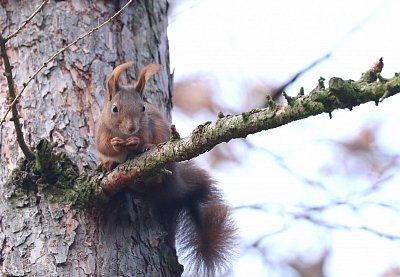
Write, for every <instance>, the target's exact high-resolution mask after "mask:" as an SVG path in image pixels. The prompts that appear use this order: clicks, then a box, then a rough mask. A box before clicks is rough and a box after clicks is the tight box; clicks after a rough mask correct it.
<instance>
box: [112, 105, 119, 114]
mask: <svg viewBox="0 0 400 277" xmlns="http://www.w3.org/2000/svg"><path fill="white" fill-rule="evenodd" d="M111 111H112V112H113V113H117V112H118V107H117V105H115V104H113V105H112V107H111Z"/></svg>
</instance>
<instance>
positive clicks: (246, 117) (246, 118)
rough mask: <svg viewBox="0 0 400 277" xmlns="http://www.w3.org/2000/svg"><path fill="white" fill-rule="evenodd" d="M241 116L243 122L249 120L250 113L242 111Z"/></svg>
mask: <svg viewBox="0 0 400 277" xmlns="http://www.w3.org/2000/svg"><path fill="white" fill-rule="evenodd" d="M242 118H243V122H247V121H249V118H250V114H249V113H246V112H244V113H242Z"/></svg>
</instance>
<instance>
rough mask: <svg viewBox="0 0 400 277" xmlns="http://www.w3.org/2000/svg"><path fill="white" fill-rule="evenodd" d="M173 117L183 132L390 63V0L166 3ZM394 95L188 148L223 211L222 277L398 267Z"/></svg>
mask: <svg viewBox="0 0 400 277" xmlns="http://www.w3.org/2000/svg"><path fill="white" fill-rule="evenodd" d="M170 4H171V8H170V14H169V28H168V35H169V42H170V54H171V70H173V71H174V78H175V88H174V110H173V123H174V124H175V125H176V126H177V129H178V131H179V132H180V134H181V136H187V135H189V134H190V132H191V131H192V130H193V129H194V128H195V127H196V126H197V125H198V124H201V123H203V122H205V121H208V120H216V119H217V114H218V112H219V111H222V112H223V113H224V114H237V113H241V112H243V111H247V110H250V109H252V108H259V107H263V106H264V104H265V99H266V95H268V93H270V92H271V91H272V90H273V89H274V88H276V87H278V86H280V85H282V84H283V83H284V82H286V81H287V80H289V79H290V78H291V77H292V76H293V75H294V74H296V73H297V72H299V71H301V70H302V69H304V68H306V67H307V66H308V65H310V64H311V63H313V62H314V61H316V60H318V59H320V58H322V57H325V56H326V55H328V57H327V58H326V59H323V61H322V62H320V63H319V64H318V65H317V66H315V67H313V68H312V69H311V70H309V71H307V72H306V73H305V74H303V75H302V76H301V78H299V79H298V80H297V81H296V82H295V83H293V84H292V85H290V86H289V87H288V88H287V89H286V92H287V93H288V94H289V95H291V96H295V95H297V93H298V92H299V91H300V88H301V87H304V90H305V93H306V94H307V93H308V92H309V91H311V90H312V89H313V88H314V87H316V86H317V83H318V79H319V78H320V77H324V78H325V79H326V81H325V83H326V85H327V82H328V80H329V78H331V77H341V78H343V79H353V80H357V79H358V78H360V76H361V74H362V73H363V72H365V71H367V70H368V69H369V68H370V66H371V65H372V64H373V63H374V62H376V61H377V60H379V58H380V57H383V61H384V64H385V66H384V68H383V71H382V75H383V76H384V77H387V78H390V77H392V76H393V75H394V73H395V72H400V54H399V51H398V49H399V43H400V36H399V32H398V28H399V26H400V16H399V12H400V1H397V0H392V1H377V0H374V1H372V0H353V1H328V0H321V1H311V0H309V1H288V0H283V1H270V0H249V1H239V0H229V1H228V0H180V1H179V0H175V1H172V0H171V1H170ZM399 105H400V97H399V96H395V97H392V98H389V99H387V100H385V101H383V102H382V103H380V104H379V106H375V104H374V103H368V104H364V105H362V106H360V107H357V108H355V109H354V110H353V111H348V110H346V111H344V110H341V111H334V112H333V113H332V119H329V116H328V115H327V114H324V115H320V116H315V117H312V118H308V119H305V120H301V121H298V122H293V123H291V124H289V125H286V126H283V127H279V128H277V129H273V130H269V131H264V132H261V133H258V134H256V135H251V136H249V137H248V138H246V139H237V140H234V141H231V142H229V143H227V144H226V143H225V144H221V145H219V146H218V147H216V148H215V149H214V150H212V151H211V152H209V153H207V154H205V155H202V156H201V157H199V158H197V162H198V163H200V164H201V165H202V167H204V168H206V169H207V170H209V171H211V173H212V175H213V176H214V177H215V178H216V179H217V180H218V182H219V184H220V187H221V189H222V190H223V191H224V193H225V197H226V199H227V201H228V203H229V204H230V205H231V206H232V207H233V209H234V217H235V220H236V221H237V225H238V227H239V229H240V238H241V240H240V245H239V247H238V252H239V253H238V256H237V258H236V260H234V261H233V267H232V268H231V269H230V270H229V272H228V273H227V276H301V277H303V276H307V277H322V276H335V277H336V276H357V277H358V276H364V277H365V276H368V277H369V276H371V277H372V276H374V277H375V276H379V277H394V276H400V259H399V254H400V197H399V196H400V193H399V188H400V183H399V181H400V174H396V173H397V171H398V168H399V153H400V132H399V130H398V129H399V128H398V126H400V119H399V114H398V112H397V111H398V107H399Z"/></svg>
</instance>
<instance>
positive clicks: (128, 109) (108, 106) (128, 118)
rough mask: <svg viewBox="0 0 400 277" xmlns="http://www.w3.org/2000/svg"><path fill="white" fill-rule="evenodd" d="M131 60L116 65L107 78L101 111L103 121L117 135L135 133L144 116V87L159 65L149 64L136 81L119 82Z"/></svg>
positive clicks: (140, 125)
mask: <svg viewBox="0 0 400 277" xmlns="http://www.w3.org/2000/svg"><path fill="white" fill-rule="evenodd" d="M131 65H132V62H128V63H124V64H121V65H119V66H117V67H116V68H115V69H114V70H113V72H112V73H111V75H110V77H109V78H108V80H107V93H106V99H105V104H104V108H103V112H102V116H103V121H104V123H105V124H106V125H107V126H108V127H109V128H110V129H113V130H115V131H116V132H117V133H119V135H126V136H131V135H134V134H135V133H137V132H138V131H139V130H140V128H141V127H142V125H143V123H144V122H143V120H144V119H145V117H146V103H145V101H144V99H143V91H144V87H145V85H146V83H147V81H148V80H149V78H150V77H151V76H152V75H154V74H155V73H157V72H158V71H159V70H160V68H161V65H159V64H150V65H147V66H145V67H144V68H143V69H142V70H141V71H140V73H139V75H138V78H137V81H136V82H135V83H134V84H133V85H132V84H121V83H120V76H121V74H122V73H124V72H125V71H126V70H127V69H128V68H129V67H130V66H131Z"/></svg>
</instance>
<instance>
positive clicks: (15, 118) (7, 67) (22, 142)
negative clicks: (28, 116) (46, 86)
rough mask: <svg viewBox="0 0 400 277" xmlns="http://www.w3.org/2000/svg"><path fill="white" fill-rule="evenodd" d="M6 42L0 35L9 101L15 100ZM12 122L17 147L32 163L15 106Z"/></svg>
mask: <svg viewBox="0 0 400 277" xmlns="http://www.w3.org/2000/svg"><path fill="white" fill-rule="evenodd" d="M6 42H7V40H6V39H4V38H3V37H2V36H1V34H0V55H1V57H2V58H3V61H4V76H5V77H6V79H7V85H8V94H9V98H10V101H12V100H15V89H14V80H13V77H12V66H11V64H10V60H9V59H8V55H7V51H6ZM12 116H13V117H12V120H13V122H14V127H15V133H16V135H17V141H18V145H19V147H21V150H22V152H23V153H24V155H25V157H26V159H27V160H29V161H32V160H34V158H35V155H34V154H33V152H32V151H31V150H30V149H29V147H28V145H27V144H26V143H25V139H24V134H23V133H22V128H21V123H20V121H19V114H18V110H17V106H15V105H13V106H12Z"/></svg>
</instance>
